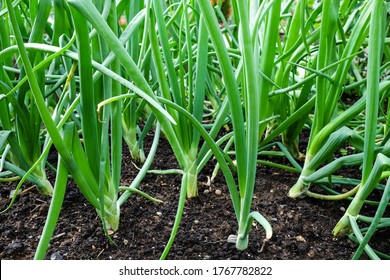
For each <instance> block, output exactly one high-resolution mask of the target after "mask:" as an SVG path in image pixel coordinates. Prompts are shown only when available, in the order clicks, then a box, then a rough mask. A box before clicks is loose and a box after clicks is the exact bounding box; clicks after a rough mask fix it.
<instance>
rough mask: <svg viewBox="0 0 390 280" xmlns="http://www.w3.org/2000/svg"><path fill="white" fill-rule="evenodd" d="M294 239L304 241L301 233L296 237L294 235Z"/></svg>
mask: <svg viewBox="0 0 390 280" xmlns="http://www.w3.org/2000/svg"><path fill="white" fill-rule="evenodd" d="M295 239H296V240H297V241H298V242H304V243H306V242H307V241H306V239H305V238H304V237H303V236H302V235H298V236H297V237H295Z"/></svg>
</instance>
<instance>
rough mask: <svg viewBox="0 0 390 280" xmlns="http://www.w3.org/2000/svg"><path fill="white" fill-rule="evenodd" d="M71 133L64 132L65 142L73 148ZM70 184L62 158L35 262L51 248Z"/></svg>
mask: <svg viewBox="0 0 390 280" xmlns="http://www.w3.org/2000/svg"><path fill="white" fill-rule="evenodd" d="M70 133H71V134H70V135H68V134H69V133H68V132H67V131H66V129H65V131H64V134H65V141H66V142H67V143H68V145H69V146H71V143H69V141H72V132H70ZM67 182H68V170H67V168H66V166H65V164H64V163H63V161H62V159H61V156H59V158H58V166H57V175H56V181H55V185H54V192H53V197H52V200H51V202H50V207H49V211H48V214H47V217H46V222H45V226H44V228H43V231H42V235H41V238H40V239H39V243H38V247H37V249H36V251H35V256H34V259H35V260H43V259H44V257H45V254H46V251H47V249H48V247H49V243H50V239H51V237H52V236H53V233H54V229H55V227H56V225H57V221H58V218H59V216H60V212H61V208H62V203H63V201H64V197H65V190H66V184H67Z"/></svg>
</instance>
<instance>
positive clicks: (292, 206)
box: [0, 141, 390, 260]
mask: <svg viewBox="0 0 390 280" xmlns="http://www.w3.org/2000/svg"><path fill="white" fill-rule="evenodd" d="M123 151H124V155H123V182H122V183H123V184H124V185H129V184H130V183H131V181H132V179H133V178H134V177H135V176H136V175H137V169H136V168H135V167H134V165H133V163H132V160H131V157H130V155H129V153H128V152H127V149H126V148H124V150H123ZM176 166H177V163H176V161H175V158H174V156H173V154H172V152H171V150H170V148H169V145H168V144H167V143H166V142H165V141H161V142H160V144H159V148H158V152H157V156H156V158H155V161H154V163H153V168H154V169H166V168H175V167H176ZM212 167H213V164H212V163H211V164H209V165H208V166H207V167H206V168H205V169H204V170H203V171H202V173H201V174H200V175H199V196H198V197H196V198H192V199H188V200H187V201H186V205H185V209H184V214H183V218H182V221H181V224H180V229H179V231H178V234H177V236H176V239H175V242H174V243H173V246H172V248H171V251H170V253H169V255H168V257H167V258H168V259H201V260H205V259H206V260H207V259H212V260H224V259H226V260H227V259H244V260H251V259H265V260H295V259H298V260H306V259H317V260H318V259H328V260H330V259H333V260H345V259H351V257H352V255H353V253H354V252H355V250H356V248H357V246H356V245H355V244H354V243H353V242H352V241H351V240H350V239H349V238H348V237H341V238H338V239H336V238H334V237H333V236H332V229H333V228H334V226H335V225H336V223H337V222H338V220H339V219H340V217H341V216H342V215H343V211H345V209H346V208H347V206H348V202H346V201H321V200H316V199H311V198H304V199H296V200H294V199H291V198H289V197H288V196H287V193H288V190H289V189H290V187H291V186H292V185H293V184H294V183H295V181H296V179H297V178H298V174H296V173H292V172H288V171H282V170H280V169H275V168H271V167H268V166H263V165H261V166H259V168H258V174H257V175H258V176H257V181H256V189H255V193H254V200H253V206H252V210H255V211H259V212H260V213H262V214H263V215H264V216H265V217H266V218H267V219H268V221H270V222H271V224H272V227H273V232H274V233H273V237H272V239H271V240H270V241H268V242H267V243H264V242H263V239H264V237H265V235H264V230H263V229H262V227H261V226H259V225H258V224H254V225H253V227H252V230H251V232H250V238H249V247H248V249H247V250H245V251H237V249H236V248H235V245H234V244H231V243H228V242H227V238H228V236H229V235H231V234H235V233H236V231H237V221H236V219H235V215H234V212H233V208H232V202H231V199H230V197H229V193H228V190H227V188H226V184H225V181H224V178H223V176H222V174H218V176H217V177H216V178H215V180H214V181H213V182H212V183H211V184H209V183H208V181H209V176H210V174H211V172H212ZM180 180H181V177H180V175H156V174H148V175H147V176H146V178H145V179H144V180H143V182H142V184H141V185H140V187H139V189H141V190H142V191H144V192H146V193H148V194H150V195H151V196H153V197H155V198H158V199H160V200H162V201H163V203H153V202H150V201H148V200H146V199H145V198H143V197H141V196H139V195H135V194H133V195H132V196H131V197H130V198H129V200H128V201H127V202H126V203H125V204H124V205H123V206H122V208H121V221H120V228H119V230H118V231H117V232H116V233H114V234H113V235H112V236H111V237H112V239H113V240H114V242H115V244H111V243H109V242H108V239H107V238H106V237H105V235H104V233H103V230H102V225H101V221H100V219H99V217H98V216H97V214H96V211H95V210H94V209H93V208H92V206H90V205H89V204H88V202H87V201H86V200H85V198H84V197H83V196H82V195H81V193H80V192H79V190H78V189H77V187H76V186H75V185H74V184H72V183H70V184H69V186H68V188H67V191H66V197H65V201H64V204H63V208H62V211H61V215H60V219H59V222H58V224H57V227H56V230H55V233H54V235H53V238H52V241H51V244H50V248H49V250H48V252H47V255H46V258H47V259H76V260H81V259H82V260H89V259H91V260H97V259H105V260H108V259H116V260H119V259H143V260H146V259H158V258H159V257H160V255H161V253H162V252H163V249H164V246H165V244H166V242H167V241H168V238H169V236H170V233H171V229H172V225H173V221H174V217H175V214H176V209H177V202H178V196H179V188H180ZM29 186H30V185H28V184H26V186H25V187H24V189H25V190H26V189H28V188H29ZM14 188H15V184H5V183H1V189H0V191H1V201H0V207H1V209H4V208H5V207H6V206H7V205H8V203H9V198H8V196H9V192H10V191H11V190H12V189H14ZM49 203H50V199H49V198H47V197H44V196H43V195H41V194H40V193H39V192H38V191H37V190H36V188H31V189H30V190H28V191H25V192H23V194H22V195H20V196H19V197H18V198H17V201H16V203H15V204H14V206H13V207H12V208H11V209H10V210H9V211H8V212H6V213H5V214H3V215H0V258H1V259H3V260H4V259H32V258H33V257H34V252H35V249H36V247H37V244H38V241H39V237H40V234H41V231H42V228H43V225H44V222H45V217H46V213H47V210H48V207H49ZM388 236H389V235H388V234H384V236H383V238H380V239H381V240H380V241H382V242H383V240H385V241H386V242H387V244H389V243H390V242H389V237H388Z"/></svg>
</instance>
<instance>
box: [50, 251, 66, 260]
mask: <svg viewBox="0 0 390 280" xmlns="http://www.w3.org/2000/svg"><path fill="white" fill-rule="evenodd" d="M50 259H51V260H52V261H54V260H56V261H58V260H63V259H64V258H63V257H62V256H61V255H60V253H58V252H54V253H53V254H51V256H50Z"/></svg>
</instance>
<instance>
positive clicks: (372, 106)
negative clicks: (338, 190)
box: [333, 0, 389, 235]
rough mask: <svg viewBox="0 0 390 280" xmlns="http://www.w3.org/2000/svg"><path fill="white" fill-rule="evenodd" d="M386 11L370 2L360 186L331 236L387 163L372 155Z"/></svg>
mask: <svg viewBox="0 0 390 280" xmlns="http://www.w3.org/2000/svg"><path fill="white" fill-rule="evenodd" d="M385 20H386V14H385V13H384V10H383V0H375V1H373V9H372V14H371V21H370V36H369V45H368V48H369V52H368V69H367V93H366V99H367V102H366V120H365V128H366V129H365V136H364V158H363V171H362V186H363V187H362V188H361V189H359V191H358V193H357V194H356V196H355V198H354V199H353V200H352V202H351V204H350V205H349V207H348V209H347V211H346V213H345V214H344V216H343V217H342V218H341V219H340V221H339V222H338V223H337V225H336V227H335V228H334V230H333V233H334V234H335V235H342V234H344V233H346V232H349V230H350V228H351V224H350V219H349V218H348V217H356V216H357V215H358V214H359V212H360V210H361V208H362V207H363V204H364V199H365V198H366V197H367V196H368V195H369V194H370V193H371V191H372V190H373V188H374V187H375V181H376V180H377V179H378V177H379V178H380V176H381V172H382V168H383V167H384V166H385V165H386V166H387V165H388V164H389V160H388V158H387V157H385V156H384V155H382V154H379V155H378V156H377V159H376V162H375V165H374V167H373V162H374V157H375V154H374V152H375V146H376V145H375V140H376V127H377V119H378V116H377V114H378V102H379V91H380V86H379V85H380V83H379V81H380V65H381V57H382V54H383V42H384V35H385V28H384V27H385V22H386V21H385Z"/></svg>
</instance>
